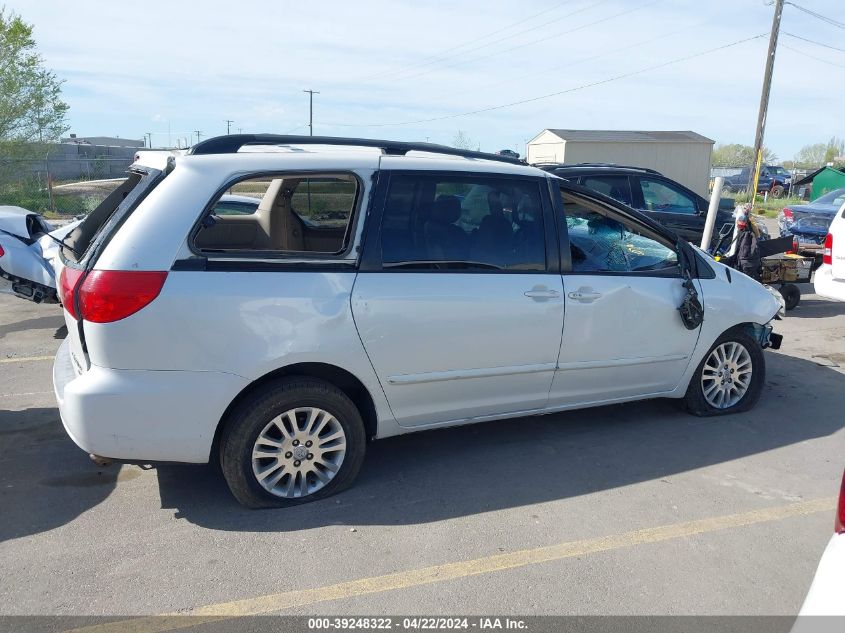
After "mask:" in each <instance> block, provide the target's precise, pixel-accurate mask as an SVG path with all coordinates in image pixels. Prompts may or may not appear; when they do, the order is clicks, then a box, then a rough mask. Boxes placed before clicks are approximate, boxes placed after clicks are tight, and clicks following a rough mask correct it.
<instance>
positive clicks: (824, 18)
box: [786, 2, 845, 29]
mask: <svg viewBox="0 0 845 633" xmlns="http://www.w3.org/2000/svg"><path fill="white" fill-rule="evenodd" d="M786 4H789V5H792V6H793V7H795V8H796V9H798V10H799V11H803V12H804V13H806V14H807V15H812V16H813V17H814V18H816V19H817V20H821V21H822V22H827V23H828V24H830V25H831V26H835V27H838V28H840V29H845V23H842V22H839V21H838V20H834V19H833V18H829V17H827V16H826V15H822V14H821V13H816V12H815V11H811V10H810V9H808V8H807V7H802V6H801V5H800V4H795V3H794V2H787V3H786Z"/></svg>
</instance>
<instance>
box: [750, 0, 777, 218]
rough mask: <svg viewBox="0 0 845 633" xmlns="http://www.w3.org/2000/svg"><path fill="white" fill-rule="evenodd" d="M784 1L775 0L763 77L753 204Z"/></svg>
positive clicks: (760, 163)
mask: <svg viewBox="0 0 845 633" xmlns="http://www.w3.org/2000/svg"><path fill="white" fill-rule="evenodd" d="M783 1H784V0H775V15H774V17H773V18H772V34H771V35H770V36H769V52H768V54H767V55H766V72H765V74H764V75H763V92H762V94H761V95H760V113H759V114H758V115H757V134H756V135H755V137H754V161H755V162H754V179H753V180H751V181H750V182H749V187H750V188H751V190H750V191H749V194H750V195H751V202H752V204H753V203H754V200H755V197H756V195H757V183H758V182H759V181H760V168H761V167H762V166H763V136H764V135H765V132H766V116H767V114H768V110H769V93H771V91H772V71H773V70H774V68H775V53H776V52H777V48H778V35H779V33H780V18H781V15H782V14H783Z"/></svg>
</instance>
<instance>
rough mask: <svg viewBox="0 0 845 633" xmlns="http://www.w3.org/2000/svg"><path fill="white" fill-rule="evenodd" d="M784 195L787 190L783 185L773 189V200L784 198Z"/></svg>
mask: <svg viewBox="0 0 845 633" xmlns="http://www.w3.org/2000/svg"><path fill="white" fill-rule="evenodd" d="M784 193H786V189H784V187H783V185H775V186H774V187H772V198H775V199H780V198H783V194H784Z"/></svg>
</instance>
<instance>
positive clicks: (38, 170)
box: [0, 156, 132, 217]
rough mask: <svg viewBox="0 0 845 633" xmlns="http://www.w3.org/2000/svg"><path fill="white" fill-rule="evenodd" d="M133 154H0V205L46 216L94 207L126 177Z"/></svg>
mask: <svg viewBox="0 0 845 633" xmlns="http://www.w3.org/2000/svg"><path fill="white" fill-rule="evenodd" d="M131 164H132V158H122V157H120V158H118V157H106V156H99V157H94V158H90V159H88V158H86V159H82V160H80V159H78V158H75V157H74V158H71V157H66V156H59V157H56V158H50V157H49V156H48V157H46V158H41V159H32V158H25V159H13V158H0V205H13V206H18V207H23V208H24V209H27V210H29V211H35V212H37V213H41V214H44V215H47V216H48V217H55V216H65V217H73V216H77V215H84V214H86V213H89V212H90V211H92V210H94V209H95V208H96V207H97V205H98V204H100V202H101V201H102V200H103V199H104V198H105V197H106V196H107V195H108V194H109V193H111V191H113V190H114V189H115V188H116V187H117V186H118V185H120V183H121V182H123V180H124V179H125V178H126V170H127V168H128V167H129V166H130V165H131Z"/></svg>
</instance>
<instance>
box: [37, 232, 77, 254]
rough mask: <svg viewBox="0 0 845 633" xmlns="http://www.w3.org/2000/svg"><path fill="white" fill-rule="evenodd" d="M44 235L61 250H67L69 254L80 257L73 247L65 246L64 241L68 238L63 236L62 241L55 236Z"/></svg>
mask: <svg viewBox="0 0 845 633" xmlns="http://www.w3.org/2000/svg"><path fill="white" fill-rule="evenodd" d="M44 235H46V236H47V237H49V238H50V239H51V240H53V241H54V242H55V243H56V244H58V245H59V246H61V247H62V248H66V249H68V250H69V251H70V252H71V253H73V254H74V255H76V256H77V257H79V256H80V255H81V253H80V252H79V251H78V250H76V249H75V248H74V247H73V246H70V245H69V244H65V240H66V239H67V238H68V236H67V235H65V236H64V237H63V238H62V239H59V238H58V237H56V236H55V235H50V234H49V233H45V234H44Z"/></svg>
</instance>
